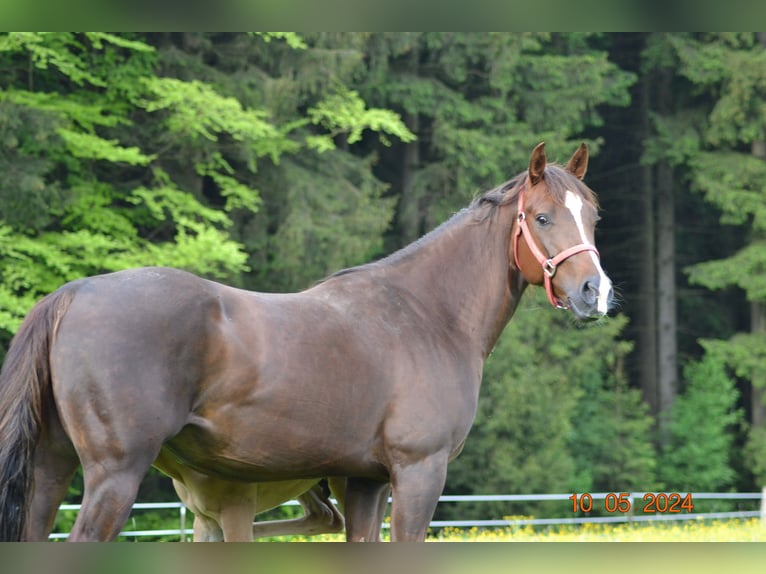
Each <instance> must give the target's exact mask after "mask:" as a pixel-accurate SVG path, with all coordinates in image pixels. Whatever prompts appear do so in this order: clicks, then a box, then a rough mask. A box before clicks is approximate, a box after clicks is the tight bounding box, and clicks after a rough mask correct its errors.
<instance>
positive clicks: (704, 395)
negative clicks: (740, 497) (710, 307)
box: [660, 354, 742, 492]
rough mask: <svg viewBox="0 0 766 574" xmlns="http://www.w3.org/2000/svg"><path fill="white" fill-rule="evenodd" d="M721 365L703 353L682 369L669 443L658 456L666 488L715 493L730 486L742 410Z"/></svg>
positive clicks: (671, 418)
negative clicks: (681, 390)
mask: <svg viewBox="0 0 766 574" xmlns="http://www.w3.org/2000/svg"><path fill="white" fill-rule="evenodd" d="M724 365H725V363H724V362H723V361H722V360H721V359H720V358H719V357H716V356H715V355H711V354H708V355H706V356H705V357H704V358H703V359H702V360H701V361H698V362H691V363H689V364H687V365H686V367H685V369H684V378H685V380H686V388H685V390H684V393H683V394H682V395H680V396H679V397H677V398H676V401H675V403H674V404H673V406H672V408H671V411H672V412H671V416H670V423H669V432H670V438H669V441H668V443H667V445H666V446H665V448H664V450H663V451H662V453H661V455H660V458H661V465H660V468H661V471H660V478H661V480H662V481H663V483H664V485H665V487H666V488H667V489H670V490H673V491H694V492H704V491H709V492H710V491H712V492H717V491H720V490H723V489H725V488H727V487H729V486H731V484H732V483H733V481H734V475H735V473H734V470H733V469H732V466H731V461H732V458H733V456H736V455H735V454H734V453H735V451H734V449H733V446H734V445H733V443H734V434H733V432H732V431H733V430H736V425H737V424H739V423H741V422H742V411H741V410H740V409H738V408H736V403H737V399H738V397H739V393H738V392H737V389H736V387H735V384H734V381H733V380H732V379H731V378H730V377H729V376H728V375H727V374H726V371H725V368H724Z"/></svg>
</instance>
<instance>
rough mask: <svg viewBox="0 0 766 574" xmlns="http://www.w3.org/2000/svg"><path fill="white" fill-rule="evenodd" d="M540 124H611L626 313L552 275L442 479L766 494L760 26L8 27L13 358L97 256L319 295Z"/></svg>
mask: <svg viewBox="0 0 766 574" xmlns="http://www.w3.org/2000/svg"><path fill="white" fill-rule="evenodd" d="M540 141H545V142H546V150H547V151H548V154H549V158H550V159H554V160H558V161H565V160H566V159H567V158H568V157H569V155H570V154H571V153H572V151H573V150H574V149H575V148H576V146H577V145H578V144H579V143H580V142H581V141H586V142H587V143H588V144H589V147H590V149H591V162H590V168H589V171H588V174H587V176H586V182H587V183H588V184H589V185H590V187H592V188H593V189H594V190H595V191H596V192H597V193H598V194H599V197H600V202H601V207H602V214H601V215H602V218H603V219H602V221H601V222H600V223H599V228H598V231H597V243H598V245H599V249H600V251H601V257H602V262H603V265H604V267H605V269H606V270H607V272H608V273H609V274H610V276H611V278H612V279H613V281H614V282H615V285H616V288H617V291H618V298H619V305H618V307H617V309H616V310H615V312H614V313H613V314H612V317H610V318H609V319H608V320H606V321H602V322H600V323H598V324H597V325H595V326H592V327H589V328H581V327H579V326H577V325H575V324H574V323H573V322H572V321H571V319H570V318H569V317H568V316H567V315H566V314H564V313H562V312H557V311H554V310H553V309H551V308H550V307H549V306H548V305H547V303H546V302H545V298H544V295H543V296H542V297H541V294H540V293H539V292H538V291H539V290H537V289H531V290H528V292H527V294H526V295H525V301H524V303H523V306H522V308H521V309H520V310H519V311H518V312H517V314H516V316H515V318H514V320H513V321H512V322H511V323H510V325H509V327H508V328H507V329H506V331H505V333H504V335H503V336H502V338H501V340H500V342H499V343H498V346H497V347H496V349H495V351H494V353H493V354H492V356H491V357H490V359H489V361H488V363H487V365H486V369H485V376H484V383H483V386H482V392H481V398H480V405H479V412H478V415H477V418H476V423H475V426H474V428H473V430H472V431H471V434H470V436H469V439H468V442H467V444H466V447H465V449H464V451H463V453H462V454H461V456H460V457H459V458H458V459H457V460H456V461H455V462H453V463H452V465H451V467H450V472H449V476H448V481H447V486H446V489H445V492H448V493H460V494H471V493H481V494H485V493H521V492H523V493H545V492H595V491H628V490H639V491H643V490H665V491H687V490H691V491H721V490H753V489H758V490H760V488H761V486H762V485H764V484H766V420H765V418H764V411H765V409H766V406H765V404H764V393H765V390H764V387H766V373H764V368H763V366H764V365H766V192H765V190H764V187H763V182H764V181H766V34H763V33H704V34H693V33H560V34H548V33H495V34H487V33H433V32H417V33H302V34H300V35H297V34H290V33H272V34H245V33H228V34H223V33H146V34H139V33H136V34H127V33H120V34H104V33H78V34H75V33H4V34H2V35H0V357H2V356H3V355H4V353H5V350H6V349H7V346H8V344H9V343H10V340H11V337H12V336H13V333H14V332H15V330H16V329H17V328H18V326H19V324H20V322H21V320H22V319H23V317H24V316H25V314H26V313H27V312H28V311H29V309H30V308H31V307H32V306H33V304H34V303H35V301H36V300H38V299H39V298H40V297H42V296H43V295H45V294H46V293H48V292H51V291H53V290H55V289H56V288H57V287H59V286H60V285H61V284H63V283H65V282H67V281H69V280H72V279H76V278H79V277H83V276H87V275H93V274H97V273H103V272H108V271H114V270H117V269H122V268H126V267H134V266H139V265H169V266H174V267H181V268H184V269H188V270H190V271H193V272H196V273H198V274H201V275H203V276H206V277H209V278H213V279H216V280H220V281H223V282H226V283H229V284H232V285H236V286H240V287H243V288H247V289H255V290H261V291H295V290H300V289H303V288H306V287H308V286H310V285H312V284H313V283H314V282H315V281H317V280H319V279H321V278H322V277H324V276H326V275H327V274H329V273H331V272H333V271H336V270H338V269H340V268H342V267H346V266H350V265H354V264H358V263H362V262H365V261H369V260H372V259H376V258H379V257H381V256H384V255H385V254H387V253H390V252H392V251H393V250H396V249H397V248H400V247H402V246H404V245H406V244H407V243H409V242H411V241H413V240H415V239H416V238H417V237H419V236H420V235H421V234H423V233H425V232H426V231H428V230H429V229H431V228H433V227H435V226H436V225H437V224H439V223H440V222H442V221H444V220H445V219H447V218H448V217H449V216H450V215H451V214H452V213H454V212H455V211H457V210H459V209H460V208H461V207H463V206H465V205H467V204H468V203H469V202H470V200H471V199H472V198H473V197H474V196H475V195H476V194H477V193H480V192H482V191H484V190H487V189H490V188H492V187H495V186H496V185H498V184H500V183H502V182H504V181H506V180H507V179H509V178H510V177H511V176H513V175H514V174H516V173H518V172H519V171H522V170H523V169H525V168H526V164H527V161H528V158H529V154H530V151H531V149H532V148H533V146H534V145H536V144H537V143H539V142H540ZM79 494H80V492H79V487H78V485H77V484H75V485H74V486H73V487H72V490H71V493H70V497H69V498H70V501H76V500H77V499H78V496H79ZM174 498H175V496H174V494H173V491H172V487H171V486H170V482H169V480H168V479H166V478H164V477H162V476H160V475H159V474H152V475H151V476H150V477H148V478H147V480H146V481H145V483H144V485H143V486H142V491H141V495H140V499H143V500H170V499H174ZM483 508H484V512H486V505H485V506H484V507H483ZM440 512H442V513H443V514H444V515H446V516H449V515H451V514H452V513H455V512H458V510H456V509H449V508H447V509H440ZM478 512H479V509H477V508H471V507H470V506H468V505H461V506H460V508H459V514H460V517H461V518H469V517H471V515H472V514H475V513H478ZM518 512H519V513H537V514H539V513H541V512H544V509H543V508H541V507H536V506H533V505H526V506H523V507H521V508H519V509H518Z"/></svg>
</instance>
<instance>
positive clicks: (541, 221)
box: [535, 213, 551, 227]
mask: <svg viewBox="0 0 766 574" xmlns="http://www.w3.org/2000/svg"><path fill="white" fill-rule="evenodd" d="M535 221H536V222H537V224H538V225H540V226H541V227H545V226H546V225H548V224H549V223H550V222H551V220H550V219H549V218H548V216H547V215H545V214H544V213H541V214H539V215H537V216H535Z"/></svg>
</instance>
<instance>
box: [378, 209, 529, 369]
mask: <svg viewBox="0 0 766 574" xmlns="http://www.w3.org/2000/svg"><path fill="white" fill-rule="evenodd" d="M497 209H502V208H497ZM505 215H506V217H505V219H504V218H503V217H502V216H501V214H499V213H498V214H495V217H494V218H487V219H486V220H484V221H480V222H477V221H474V220H472V218H473V215H472V214H471V213H463V214H461V215H459V216H456V221H454V222H452V223H451V224H450V225H448V226H446V227H445V228H444V229H441V230H439V232H438V233H437V234H436V235H435V236H434V237H432V238H426V239H427V240H426V241H423V242H422V244H420V245H416V246H415V249H412V250H411V252H410V253H409V254H408V256H407V257H406V258H402V259H401V260H399V261H397V260H394V261H393V262H392V264H391V269H390V274H391V275H390V276H391V277H392V278H395V279H394V280H395V281H396V282H397V284H399V285H402V286H404V287H405V288H406V289H407V291H409V292H410V293H412V295H413V297H415V298H416V299H417V300H418V303H419V305H421V306H424V307H430V309H429V311H430V313H431V314H432V316H434V317H438V319H439V320H440V321H443V322H444V324H446V325H448V326H449V329H450V330H452V331H454V333H455V334H456V335H458V336H463V337H464V338H465V339H466V340H468V341H470V342H471V344H474V345H476V349H477V350H478V351H479V352H481V353H482V355H483V358H485V357H486V356H487V355H488V354H489V352H490V351H491V350H492V347H494V345H495V343H496V342H497V339H498V337H499V336H500V333H501V332H502V330H503V328H504V327H505V325H506V324H507V323H508V321H509V320H510V318H511V316H512V315H513V312H514V311H515V309H516V305H517V304H518V301H519V298H520V297H521V294H522V292H523V290H524V287H525V286H526V283H525V282H524V281H521V280H518V279H517V278H516V277H515V274H514V276H511V275H510V274H511V273H513V272H512V271H511V269H510V265H509V251H508V248H509V238H510V232H511V223H510V222H509V221H508V220H507V214H505Z"/></svg>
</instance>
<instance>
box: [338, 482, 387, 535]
mask: <svg viewBox="0 0 766 574" xmlns="http://www.w3.org/2000/svg"><path fill="white" fill-rule="evenodd" d="M390 491H391V486H390V484H389V483H387V482H381V481H379V480H373V479H369V478H349V479H348V480H347V481H346V493H345V515H346V540H347V541H349V542H378V541H379V540H380V528H381V526H382V522H383V515H384V514H385V510H386V505H387V503H388V494H389V492H390Z"/></svg>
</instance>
